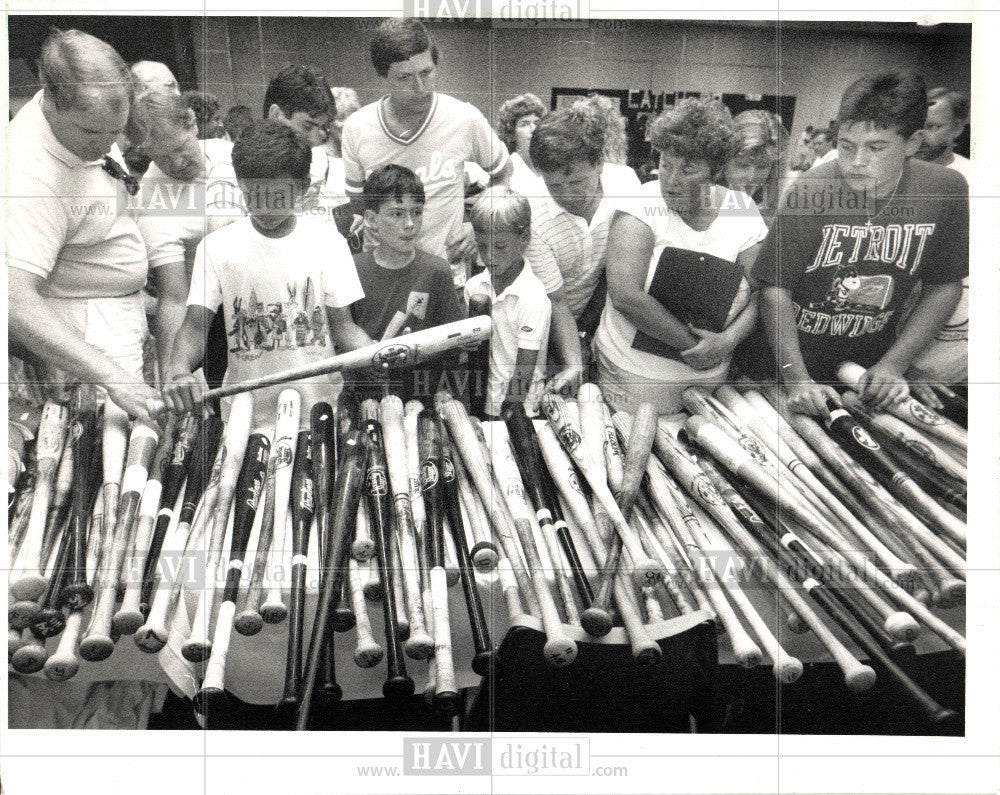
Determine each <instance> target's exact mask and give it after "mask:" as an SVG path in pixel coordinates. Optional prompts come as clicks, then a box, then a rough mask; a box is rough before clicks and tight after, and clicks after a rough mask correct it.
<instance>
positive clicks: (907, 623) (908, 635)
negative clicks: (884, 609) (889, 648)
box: [883, 612, 920, 642]
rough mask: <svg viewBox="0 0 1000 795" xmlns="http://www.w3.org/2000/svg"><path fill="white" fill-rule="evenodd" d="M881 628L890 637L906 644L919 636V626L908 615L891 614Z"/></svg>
mask: <svg viewBox="0 0 1000 795" xmlns="http://www.w3.org/2000/svg"><path fill="white" fill-rule="evenodd" d="M883 626H884V628H885V631H886V632H888V633H889V634H890V635H891V636H892V637H894V638H896V639H898V640H902V641H906V642H910V641H913V640H916V639H917V637H918V636H919V635H920V625H919V624H918V623H917V622H916V620H915V619H914V618H913V616H911V615H910V614H909V613H902V612H900V613H893V614H892V615H891V616H889V617H888V618H886V620H885V624H884V625H883Z"/></svg>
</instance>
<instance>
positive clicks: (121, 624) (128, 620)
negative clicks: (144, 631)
mask: <svg viewBox="0 0 1000 795" xmlns="http://www.w3.org/2000/svg"><path fill="white" fill-rule="evenodd" d="M145 620H146V619H145V618H144V617H143V615H142V613H140V612H139V611H138V610H119V611H118V612H117V613H115V617H114V618H113V619H111V625H112V626H113V627H114V628H115V629H116V630H117V631H118V632H120V633H121V634H122V635H134V634H135V632H136V630H138V629H139V627H141V626H142V624H143V622H144V621H145Z"/></svg>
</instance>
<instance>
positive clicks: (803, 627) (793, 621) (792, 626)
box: [785, 613, 809, 635]
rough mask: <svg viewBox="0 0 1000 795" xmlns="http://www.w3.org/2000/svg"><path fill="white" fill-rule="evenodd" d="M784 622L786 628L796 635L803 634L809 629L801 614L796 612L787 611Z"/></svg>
mask: <svg viewBox="0 0 1000 795" xmlns="http://www.w3.org/2000/svg"><path fill="white" fill-rule="evenodd" d="M785 624H786V625H787V626H788V629H789V630H790V631H791V632H794V633H795V634H796V635H803V634H805V633H806V632H808V631H809V625H808V624H806V623H805V622H804V621H803V620H802V616H800V615H799V614H798V613H789V614H788V620H787V621H786V622H785Z"/></svg>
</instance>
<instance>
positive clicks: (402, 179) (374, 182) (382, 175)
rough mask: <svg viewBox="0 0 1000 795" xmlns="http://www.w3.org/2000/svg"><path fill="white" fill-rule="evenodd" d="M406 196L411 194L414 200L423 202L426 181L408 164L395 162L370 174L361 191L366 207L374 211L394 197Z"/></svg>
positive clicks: (400, 199) (424, 199) (399, 199)
mask: <svg viewBox="0 0 1000 795" xmlns="http://www.w3.org/2000/svg"><path fill="white" fill-rule="evenodd" d="M404 196H411V197H412V198H413V200H414V201H416V202H420V204H423V203H424V202H425V201H426V196H425V194H424V183H423V182H421V181H420V177H418V176H417V175H416V173H414V172H413V171H411V170H410V169H408V168H407V167H406V166H398V165H396V164H395V163H389V164H388V165H385V166H382V168H380V169H377V170H375V171H373V172H372V173H371V174H369V175H368V179H366V180H365V187H364V189H363V190H362V192H361V197H362V199H363V201H364V204H365V209H366V210H371V211H372V212H374V213H377V212H378V211H379V210H380V209H381V207H382V205H383V204H385V203H386V202H388V201H392V200H393V199H395V200H396V201H402V200H403V197H404Z"/></svg>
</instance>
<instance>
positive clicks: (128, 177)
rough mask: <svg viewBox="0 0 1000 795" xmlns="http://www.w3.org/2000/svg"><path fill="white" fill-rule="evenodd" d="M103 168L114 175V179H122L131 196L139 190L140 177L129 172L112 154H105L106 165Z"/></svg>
mask: <svg viewBox="0 0 1000 795" xmlns="http://www.w3.org/2000/svg"><path fill="white" fill-rule="evenodd" d="M102 168H103V169H104V170H105V171H106V172H107V173H108V174H110V175H111V176H112V178H114V179H120V180H121V181H122V182H124V183H125V190H127V191H128V195H129V196H135V195H136V194H137V193H138V192H139V179H138V177H136V176H135V175H134V174H129V173H128V172H127V171H126V170H125V169H124V168H122V165H121V163H119V162H118V161H117V160H115V159H114V158H113V157H111V155H105V156H104V165H103V166H102Z"/></svg>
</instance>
